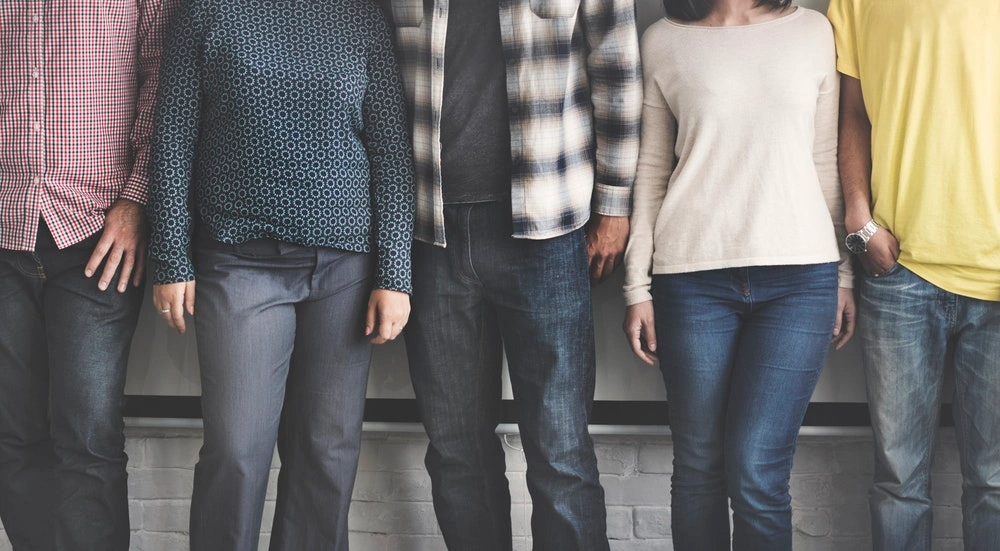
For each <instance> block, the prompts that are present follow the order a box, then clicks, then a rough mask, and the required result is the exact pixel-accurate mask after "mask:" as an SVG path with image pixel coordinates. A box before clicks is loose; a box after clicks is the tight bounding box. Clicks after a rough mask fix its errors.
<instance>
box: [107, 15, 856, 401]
mask: <svg viewBox="0 0 1000 551" xmlns="http://www.w3.org/2000/svg"><path fill="white" fill-rule="evenodd" d="M800 3H801V4H802V5H804V6H807V7H811V8H813V9H819V10H825V9H826V4H827V1H826V0H811V1H809V0H805V1H802V2H800ZM637 4H638V6H637V9H638V18H639V25H640V29H645V27H646V26H648V25H649V24H650V23H652V22H653V21H655V20H656V19H657V18H659V17H662V15H663V10H662V5H661V4H660V2H659V0H638V1H637ZM621 283H622V273H621V269H619V270H618V272H617V273H616V274H615V276H614V277H613V278H612V279H611V280H610V281H608V282H605V283H603V284H601V285H598V286H596V287H595V288H594V318H595V320H596V336H597V360H598V372H597V395H596V398H597V399H598V400H662V399H664V396H665V393H664V390H663V381H662V379H661V378H660V372H659V370H658V369H655V368H650V367H647V366H646V365H645V364H643V363H641V362H639V361H638V360H636V359H635V358H634V357H633V356H632V354H631V352H630V351H629V349H628V346H627V345H626V343H625V339H624V337H623V336H622V332H621V322H622V316H623V313H624V305H623V303H622V299H621V292H620V290H621ZM148 294H149V290H148V289H147V295H148ZM195 310H196V311H197V306H196V307H195ZM189 327H190V325H189ZM359 330H360V328H359ZM195 346H196V345H195V338H194V334H193V331H189V333H188V334H187V335H185V336H183V337H181V336H178V335H176V334H174V333H172V332H170V331H169V330H168V328H167V326H166V324H165V323H163V322H162V321H161V320H160V319H158V317H157V316H156V314H155V312H154V310H153V308H152V307H151V301H150V299H149V298H148V297H147V299H146V303H145V305H144V308H143V312H142V315H141V317H140V321H139V326H138V328H137V330H136V335H135V339H134V340H133V344H132V352H131V356H130V358H129V373H128V383H127V385H126V392H127V393H128V394H139V395H143V394H145V395H198V394H199V389H200V386H199V382H198V360H197V353H196V352H197V351H196V348H195ZM504 394H505V397H508V398H509V397H510V386H509V383H507V382H506V381H505V386H504ZM368 396H369V397H371V398H412V397H413V391H412V389H411V387H410V379H409V375H408V374H407V369H406V357H405V352H404V349H403V346H402V342H401V341H400V342H396V343H391V344H389V345H386V346H383V347H380V348H379V349H378V350H377V351H376V354H375V358H374V360H373V362H372V371H371V378H370V379H369V384H368ZM813 400H814V401H819V402H863V401H864V400H865V393H864V381H863V379H862V373H861V358H860V354H859V349H858V346H857V343H856V342H852V343H851V344H850V345H848V347H846V348H845V349H844V350H842V351H840V352H834V353H831V354H830V356H829V359H828V361H827V366H826V369H825V370H824V372H823V376H822V378H821V380H820V383H819V386H818V387H817V389H816V393H815V395H814V396H813Z"/></svg>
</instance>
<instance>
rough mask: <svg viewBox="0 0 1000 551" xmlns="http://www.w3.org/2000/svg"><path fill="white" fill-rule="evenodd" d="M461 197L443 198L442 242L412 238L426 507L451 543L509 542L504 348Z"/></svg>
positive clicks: (409, 343) (409, 334) (410, 328)
mask: <svg viewBox="0 0 1000 551" xmlns="http://www.w3.org/2000/svg"><path fill="white" fill-rule="evenodd" d="M470 214H471V211H470V208H469V207H467V206H458V205H447V206H446V207H445V215H446V218H445V221H446V229H447V230H446V231H447V232H448V247H447V248H438V247H433V246H431V245H427V244H424V243H419V242H416V243H414V246H413V299H412V300H413V308H412V313H411V315H410V321H409V324H408V325H407V326H406V329H405V338H406V351H407V356H408V359H409V364H410V377H411V379H412V381H413V390H414V392H415V393H416V398H417V405H418V406H419V408H420V415H421V418H422V419H423V422H424V426H425V427H426V429H427V434H428V436H429V437H430V444H429V445H428V448H427V456H426V465H427V471H428V473H429V474H430V477H431V482H432V490H433V498H434V512H435V514H436V515H437V519H438V523H439V524H440V526H441V532H442V534H443V535H444V539H445V542H446V543H447V545H448V548H449V549H452V550H453V551H461V550H466V549H475V550H477V551H480V550H481V551H489V550H497V551H502V550H509V549H511V520H510V489H509V487H508V482H507V477H506V475H505V466H504V452H503V448H502V447H501V445H500V441H499V439H498V438H497V435H496V432H495V431H496V426H497V424H498V423H499V419H500V380H501V379H500V369H501V361H502V357H501V356H502V352H501V348H500V338H499V334H498V331H497V327H496V322H495V319H494V316H493V313H492V310H491V309H490V308H488V307H487V305H486V304H484V302H483V300H482V285H481V283H480V282H479V281H478V280H477V277H476V275H475V273H474V272H473V271H472V270H471V268H470V266H469V263H468V260H469V252H470V250H469V241H468V222H469V220H470V218H469V216H470Z"/></svg>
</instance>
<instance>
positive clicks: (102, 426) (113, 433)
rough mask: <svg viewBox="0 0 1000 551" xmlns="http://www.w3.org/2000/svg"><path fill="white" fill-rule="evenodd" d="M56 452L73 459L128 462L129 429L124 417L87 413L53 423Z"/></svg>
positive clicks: (96, 461) (66, 459) (65, 458)
mask: <svg viewBox="0 0 1000 551" xmlns="http://www.w3.org/2000/svg"><path fill="white" fill-rule="evenodd" d="M52 443H53V447H54V449H55V452H56V455H57V456H58V457H59V458H60V459H61V460H62V461H63V462H71V463H76V464H80V463H89V462H93V463H107V462H113V463H119V462H121V463H124V462H125V460H126V456H125V432H124V426H123V423H122V420H121V418H118V419H112V420H109V419H104V418H98V417H96V416H95V417H90V416H86V415H80V416H77V417H76V418H75V419H74V420H73V421H72V422H63V423H57V422H55V420H53V424H52Z"/></svg>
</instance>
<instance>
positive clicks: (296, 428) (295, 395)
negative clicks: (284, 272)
mask: <svg viewBox="0 0 1000 551" xmlns="http://www.w3.org/2000/svg"><path fill="white" fill-rule="evenodd" d="M316 253H317V262H316V269H315V272H314V274H313V277H312V283H313V285H312V291H311V293H310V295H309V298H308V299H307V300H305V301H303V302H300V303H299V304H298V305H296V320H295V324H296V332H295V349H294V351H293V352H292V359H291V367H290V369H289V374H288V384H287V389H286V390H285V403H284V408H283V410H282V418H281V426H280V429H279V432H278V453H279V455H280V457H281V471H280V474H279V476H278V497H277V503H276V504H275V512H274V524H273V526H272V529H271V547H270V548H271V549H272V550H273V551H300V550H307V549H317V550H319V549H323V550H329V551H346V550H347V514H348V511H349V510H350V506H351V492H352V490H353V488H354V478H355V473H356V472H357V467H358V455H359V454H360V452H361V425H362V422H363V420H364V407H365V390H366V383H367V381H368V366H369V364H370V363H371V355H372V344H371V342H370V341H369V340H368V338H367V337H365V335H364V323H365V313H366V310H367V306H368V298H369V296H370V295H371V288H372V275H373V257H372V255H367V254H358V253H350V252H344V251H336V250H333V249H325V248H318V249H316Z"/></svg>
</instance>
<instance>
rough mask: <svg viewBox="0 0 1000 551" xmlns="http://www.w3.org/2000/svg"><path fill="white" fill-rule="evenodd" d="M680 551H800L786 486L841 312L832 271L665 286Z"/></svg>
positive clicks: (738, 273) (657, 294) (661, 300)
mask: <svg viewBox="0 0 1000 551" xmlns="http://www.w3.org/2000/svg"><path fill="white" fill-rule="evenodd" d="M651 291H652V295H653V308H654V310H655V319H656V338H657V342H658V348H659V356H660V369H661V370H662V371H663V380H664V382H665V383H666V388H667V402H668V408H669V413H670V429H671V433H672V438H673V446H674V470H673V476H672V478H671V512H672V518H671V525H672V529H673V544H674V548H675V549H678V550H689V549H692V550H699V551H701V550H706V551H714V550H728V549H729V546H730V542H729V505H728V504H727V498H728V499H729V500H731V503H732V509H733V524H734V526H733V541H732V547H733V549H738V550H751V549H753V550H761V551H765V550H766V551H779V550H790V549H791V548H792V525H791V497H790V496H789V494H788V481H789V477H790V476H791V469H792V458H793V455H794V453H795V443H796V439H797V437H798V432H799V427H800V425H801V424H802V418H803V417H804V415H805V412H806V408H807V407H808V405H809V399H810V398H811V396H812V392H813V389H814V388H815V386H816V382H817V380H818V379H819V373H820V370H821V369H822V368H823V363H824V361H825V359H826V354H827V350H828V347H829V343H830V337H831V335H832V333H833V323H834V319H835V316H836V311H837V267H836V265H835V264H817V265H806V266H758V267H749V268H733V269H721V270H710V271H702V272H691V273H683V274H671V275H656V276H653V284H652V288H651Z"/></svg>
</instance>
